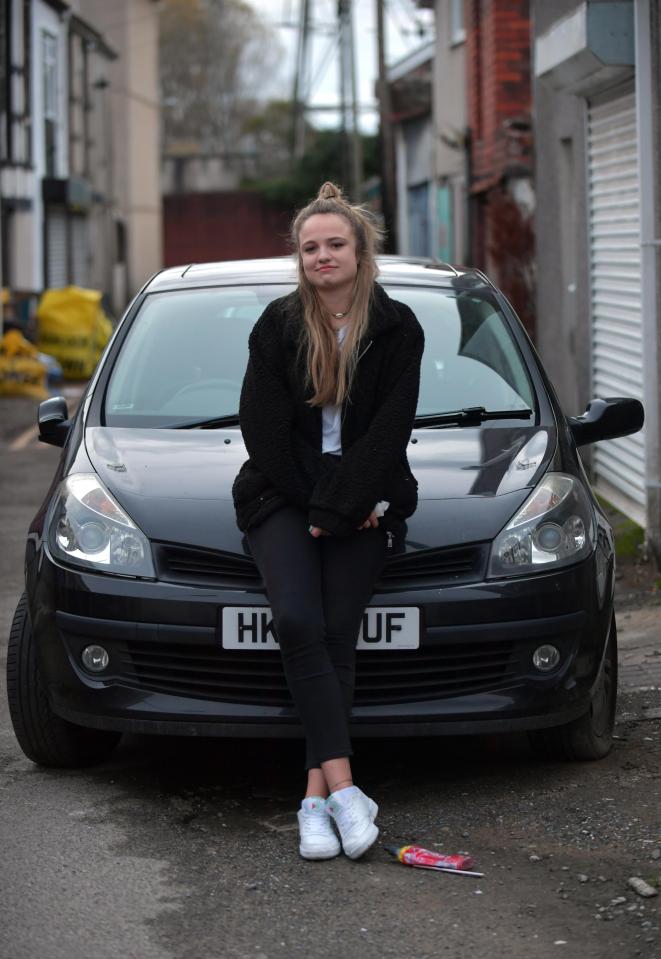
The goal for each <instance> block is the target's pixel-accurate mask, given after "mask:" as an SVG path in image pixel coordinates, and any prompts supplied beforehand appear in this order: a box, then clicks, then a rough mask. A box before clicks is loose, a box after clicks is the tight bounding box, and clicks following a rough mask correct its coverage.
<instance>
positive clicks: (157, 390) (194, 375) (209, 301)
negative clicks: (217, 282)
mask: <svg viewBox="0 0 661 959" xmlns="http://www.w3.org/2000/svg"><path fill="white" fill-rule="evenodd" d="M290 289H291V288H290V287H285V286H257V287H253V288H250V287H219V288H215V289H210V290H192V291H188V290H187V291H176V292H168V293H158V294H154V295H152V296H150V297H148V298H147V300H146V301H145V303H144V304H143V306H142V308H141V310H140V313H139V314H138V316H136V317H135V319H134V321H133V324H132V326H131V329H130V331H129V334H128V336H127V338H126V340H125V342H124V344H123V345H122V349H121V352H120V354H119V357H118V358H117V361H116V363H115V368H114V370H113V372H112V376H111V378H110V382H109V385H108V391H107V394H106V400H105V410H104V411H105V416H104V419H105V422H106V423H107V424H108V425H109V426H165V425H169V424H173V425H174V424H176V423H177V422H179V421H182V422H183V421H186V420H190V419H196V418H198V417H199V418H200V419H204V418H210V417H215V416H225V415H231V414H233V413H236V412H237V411H238V408H239V394H240V392H241V383H242V381H243V374H244V372H245V369H246V364H247V362H248V336H249V335H250V331H251V330H252V328H253V326H254V325H255V323H256V321H257V320H258V318H259V317H260V315H261V314H262V312H263V311H264V308H265V306H266V305H267V304H268V303H270V301H271V300H273V299H275V298H276V297H278V296H283V295H284V294H286V293H288V292H289V291H290Z"/></svg>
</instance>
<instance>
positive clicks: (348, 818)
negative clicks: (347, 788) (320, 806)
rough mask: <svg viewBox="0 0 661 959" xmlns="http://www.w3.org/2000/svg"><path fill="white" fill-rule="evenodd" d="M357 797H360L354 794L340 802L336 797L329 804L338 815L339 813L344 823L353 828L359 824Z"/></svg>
mask: <svg viewBox="0 0 661 959" xmlns="http://www.w3.org/2000/svg"><path fill="white" fill-rule="evenodd" d="M357 799H358V797H357V796H356V795H355V794H354V795H353V796H351V797H349V798H347V799H345V800H344V801H343V802H338V801H337V799H334V800H332V801H331V803H330V804H329V805H330V808H331V809H332V810H333V812H334V813H336V816H337V814H338V813H339V817H340V819H341V820H342V824H343V825H345V824H346V825H347V826H349V828H350V829H353V828H354V826H356V825H357V824H358V809H357V805H358V803H357Z"/></svg>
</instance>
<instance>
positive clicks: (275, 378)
mask: <svg viewBox="0 0 661 959" xmlns="http://www.w3.org/2000/svg"><path fill="white" fill-rule="evenodd" d="M292 239H293V242H294V244H295V248H296V251H297V259H298V275H299V282H298V287H297V289H296V291H295V292H293V293H291V294H289V295H288V296H284V297H281V298H280V299H277V300H275V301H274V302H273V303H271V304H270V305H269V306H268V307H267V308H266V310H265V311H264V313H263V314H262V316H261V317H260V318H259V320H258V321H257V323H256V324H255V327H254V329H253V331H252V333H251V335H250V356H249V361H248V367H247V370H246V374H245V379H244V382H243V388H242V391H241V404H240V421H241V429H242V432H243V437H244V439H245V443H246V448H247V450H248V453H249V456H250V458H249V460H248V461H247V462H246V463H244V465H243V466H242V468H241V470H240V472H239V474H238V476H237V477H236V480H235V482H234V488H233V493H234V502H235V507H236V513H237V522H238V525H239V527H240V528H241V529H242V530H245V531H246V533H247V538H248V542H249V544H250V549H251V551H252V555H253V557H254V559H255V562H256V563H257V566H258V568H259V571H260V573H261V575H262V578H263V580H264V583H265V586H266V592H267V595H268V599H269V602H270V604H271V609H272V614H273V621H274V625H275V630H276V633H277V637H278V641H279V644H280V650H281V653H282V660H283V667H284V671H285V676H286V678H287V683H288V686H289V689H290V692H291V695H292V698H293V700H294V703H295V705H296V707H297V709H298V713H299V715H300V717H301V720H302V722H303V726H304V729H305V734H306V741H307V760H306V769H307V774H308V782H307V790H306V794H305V798H304V800H303V802H302V803H301V808H300V810H299V813H298V820H299V826H300V834H301V836H300V853H301V855H302V856H303V857H304V858H306V859H327V858H330V857H332V856H335V855H337V854H338V853H339V852H340V848H341V847H340V841H339V840H338V837H337V835H336V832H335V830H334V828H333V822H334V824H335V826H336V827H337V830H338V832H339V836H340V839H341V844H342V848H343V849H344V852H345V853H346V855H347V856H349V857H350V858H352V859H357V858H358V857H359V856H361V855H362V854H363V853H364V852H365V851H366V850H367V849H368V848H369V847H370V846H371V845H372V844H373V843H374V842H375V840H376V838H377V836H378V829H377V827H376V825H375V824H374V819H375V817H376V813H377V811H378V807H377V805H376V803H375V802H374V801H373V800H372V799H369V798H368V797H367V796H365V794H364V793H362V792H361V790H360V789H358V787H357V786H355V785H354V784H353V778H352V772H351V764H350V760H349V757H350V756H351V754H352V750H351V743H350V739H349V731H348V719H349V714H350V711H351V705H352V701H353V690H354V674H355V655H356V654H355V649H356V641H357V637H358V633H359V629H360V624H361V619H362V616H363V613H364V610H365V607H366V606H367V604H368V602H369V600H370V597H371V595H372V593H373V590H374V584H375V582H376V580H377V577H378V575H379V573H380V571H381V569H382V567H383V564H384V562H385V560H386V557H387V555H388V550H389V548H391V547H392V542H393V537H394V536H396V535H397V534H398V533H400V532H401V529H402V526H403V521H404V520H405V519H406V517H407V516H410V515H411V514H412V513H413V511H414V510H415V508H416V505H417V484H416V482H415V479H414V477H413V475H412V473H411V470H410V468H409V464H408V460H407V457H406V447H407V444H408V441H409V437H410V434H411V429H412V427H413V418H414V415H415V410H416V405H417V399H418V386H419V378H420V361H421V357H422V351H423V344H424V340H423V332H422V328H421V326H420V324H419V323H418V321H417V320H416V318H415V316H414V315H413V313H412V312H411V310H410V309H409V307H408V306H405V305H404V304H403V303H399V302H397V301H396V300H392V299H391V298H390V297H389V296H388V295H387V293H386V292H385V291H384V290H383V288H382V287H381V286H379V284H378V283H376V282H375V278H376V275H377V272H378V268H377V265H376V260H375V254H376V247H377V241H378V239H379V234H378V230H377V228H376V226H375V225H374V223H373V221H372V218H371V216H370V215H369V214H368V213H367V212H366V211H365V210H364V209H363V208H361V207H359V206H354V205H352V204H350V203H349V202H347V200H345V199H344V197H343V196H342V192H341V190H340V189H339V188H338V187H336V186H335V185H334V184H332V183H324V185H323V186H322V187H321V189H320V191H319V195H318V197H317V198H316V199H315V200H313V201H312V202H311V203H309V204H308V205H307V206H306V207H305V208H304V209H303V210H301V211H300V212H299V213H298V215H297V216H296V217H295V219H294V221H293V224H292Z"/></svg>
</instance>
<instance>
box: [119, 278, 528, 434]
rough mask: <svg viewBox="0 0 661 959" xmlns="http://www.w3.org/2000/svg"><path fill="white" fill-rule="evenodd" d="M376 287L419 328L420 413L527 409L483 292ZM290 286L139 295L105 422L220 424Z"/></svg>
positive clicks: (517, 362)
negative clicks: (257, 335)
mask: <svg viewBox="0 0 661 959" xmlns="http://www.w3.org/2000/svg"><path fill="white" fill-rule="evenodd" d="M383 285H384V286H385V287H386V289H387V290H388V292H389V293H390V295H391V296H393V297H394V298H395V299H398V300H401V301H403V302H405V303H407V304H408V305H409V306H410V307H411V309H412V310H413V312H414V313H415V315H416V316H417V317H418V319H419V320H420V323H421V324H422V326H423V327H424V331H425V352H424V356H423V359H422V368H421V382H420V398H419V402H418V411H417V412H418V416H430V415H432V414H438V413H444V412H448V411H452V410H457V409H463V408H466V407H476V406H480V407H484V409H485V410H498V411H516V410H525V409H535V403H534V393H533V390H532V386H531V383H530V380H529V377H528V374H527V371H526V368H525V365H524V361H523V358H522V356H521V354H520V352H519V350H518V348H517V346H516V343H515V342H514V339H513V337H512V335H511V333H510V331H509V328H508V325H507V322H506V321H505V319H504V317H503V315H502V312H501V311H500V309H499V307H498V304H497V301H496V299H495V297H494V296H493V294H492V293H491V292H490V290H489V289H488V288H486V287H485V288H483V289H480V290H478V291H474V290H472V291H470V292H468V291H463V290H456V289H450V288H444V287H435V288H430V287H426V288H420V287H399V286H394V285H391V284H388V283H387V282H384V283H383ZM290 289H291V287H285V286H282V285H278V286H276V285H272V286H266V285H264V286H252V287H216V288H213V289H205V290H194V291H173V292H166V293H157V294H152V295H151V296H149V297H147V299H146V300H145V302H144V304H143V305H142V307H141V309H140V312H139V314H138V315H137V316H136V317H135V319H134V321H133V323H132V325H131V329H130V331H129V333H128V335H127V337H126V339H125V341H124V343H123V345H122V348H121V351H120V353H119V356H118V358H117V360H116V363H115V367H114V369H113V371H112V375H111V378H110V383H109V386H108V391H107V393H106V400H105V407H104V421H105V423H106V424H107V425H109V426H136V427H137V426H155V427H170V426H172V427H176V426H186V425H188V426H190V425H193V424H195V422H196V421H199V423H200V424H209V425H214V424H217V425H222V418H223V417H231V416H233V415H235V414H236V413H237V412H238V409H239V395H240V391H241V383H242V380H243V374H244V371H245V368H246V363H247V360H248V336H249V334H250V331H251V329H252V327H253V326H254V324H255V322H256V321H257V319H258V317H259V316H260V314H261V313H262V311H263V310H264V308H265V306H266V305H267V304H268V303H269V302H270V301H271V300H272V299H274V298H275V297H277V296H282V295H283V294H285V293H287V292H289V290H290ZM219 420H220V421H221V422H220V423H219Z"/></svg>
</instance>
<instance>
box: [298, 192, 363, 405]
mask: <svg viewBox="0 0 661 959" xmlns="http://www.w3.org/2000/svg"><path fill="white" fill-rule="evenodd" d="M318 213H335V214H336V215H337V216H343V217H344V219H345V220H347V221H348V223H349V225H350V227H351V229H352V231H353V235H354V238H355V241H356V259H357V261H358V270H357V273H356V279H355V281H354V287H353V293H352V299H351V303H352V306H351V309H352V312H353V319H352V322H351V323H350V324H349V329H348V330H347V335H346V338H345V340H344V344H343V347H342V349H341V350H340V349H339V347H338V343H337V337H336V335H335V331H334V330H333V328H332V326H331V322H330V321H331V314H330V313H329V311H328V310H327V309H326V308H325V307H324V306H323V305H322V303H321V300H320V299H319V296H318V294H317V291H316V289H315V287H314V286H313V285H312V284H311V283H310V281H309V280H308V278H307V277H306V275H305V273H304V271H303V261H302V258H301V251H300V245H299V235H300V232H301V227H302V226H303V224H304V223H305V221H306V220H308V219H309V218H310V217H311V216H316V214H318ZM381 236H382V232H381V230H380V228H379V227H378V226H377V224H376V223H375V222H374V219H373V217H372V214H371V213H370V212H369V211H368V210H366V209H365V207H362V206H358V205H355V204H352V203H349V201H348V200H346V199H345V198H344V196H343V194H342V190H341V189H340V188H339V187H338V186H336V185H335V184H334V183H330V182H326V183H324V184H323V185H322V186H321V188H320V190H319V193H318V194H317V197H316V199H314V200H312V201H311V202H310V203H308V205H307V206H305V207H303V209H302V210H300V211H299V212H298V213H297V214H296V216H295V217H294V220H293V222H292V225H291V239H292V243H293V245H294V246H295V248H296V256H297V261H298V291H299V294H300V297H301V301H302V304H303V319H304V331H303V338H302V341H301V346H302V349H303V350H304V351H305V352H306V355H307V371H308V385H309V386H311V388H312V390H313V395H312V397H311V398H310V399H309V400H308V403H309V404H310V406H324V405H325V404H326V403H334V404H336V405H338V406H339V405H341V404H342V403H343V402H344V400H345V399H346V398H347V397H348V395H349V392H350V390H351V383H352V381H353V377H354V375H355V372H356V366H357V364H358V349H359V344H360V340H361V338H362V337H363V335H364V334H365V331H366V330H367V324H368V320H369V310H370V305H371V302H372V296H373V292H374V280H375V279H376V277H377V274H378V272H379V268H378V266H377V263H376V253H377V249H378V247H379V244H380V241H381Z"/></svg>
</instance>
